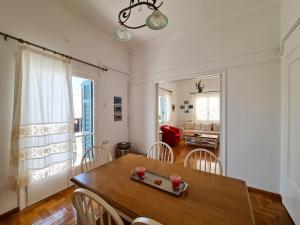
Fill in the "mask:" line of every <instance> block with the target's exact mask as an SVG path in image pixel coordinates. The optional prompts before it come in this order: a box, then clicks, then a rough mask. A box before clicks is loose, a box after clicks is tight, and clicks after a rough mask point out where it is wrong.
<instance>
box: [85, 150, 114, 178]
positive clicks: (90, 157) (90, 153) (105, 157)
mask: <svg viewBox="0 0 300 225" xmlns="http://www.w3.org/2000/svg"><path fill="white" fill-rule="evenodd" d="M111 161H112V155H111V153H110V152H109V151H108V150H106V149H105V148H104V147H102V146H94V147H93V148H91V149H89V150H87V151H86V152H85V153H84V154H83V156H82V158H81V164H80V170H81V173H84V172H87V171H89V170H91V169H94V168H96V167H98V166H101V165H102V164H104V163H107V162H111Z"/></svg>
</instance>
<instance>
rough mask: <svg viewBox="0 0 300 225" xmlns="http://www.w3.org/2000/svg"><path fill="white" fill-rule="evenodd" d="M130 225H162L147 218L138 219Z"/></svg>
mask: <svg viewBox="0 0 300 225" xmlns="http://www.w3.org/2000/svg"><path fill="white" fill-rule="evenodd" d="M131 225H162V224H161V223H159V222H156V221H155V220H152V219H149V218H145V217H138V218H136V219H135V220H134V221H133V222H132V224H131Z"/></svg>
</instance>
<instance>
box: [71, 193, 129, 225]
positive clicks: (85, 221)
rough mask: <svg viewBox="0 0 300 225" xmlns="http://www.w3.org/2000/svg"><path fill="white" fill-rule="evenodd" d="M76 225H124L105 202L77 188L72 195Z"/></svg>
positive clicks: (93, 194)
mask: <svg viewBox="0 0 300 225" xmlns="http://www.w3.org/2000/svg"><path fill="white" fill-rule="evenodd" d="M72 202H73V205H74V207H75V209H76V212H77V224H78V225H96V224H100V225H106V224H108V225H111V224H112V221H114V222H115V224H116V225H124V223H123V221H122V219H121V217H120V216H119V215H118V213H117V212H116V211H115V210H114V208H113V207H111V206H110V205H109V204H108V203H107V202H106V201H105V200H103V199H102V198H101V197H100V196H98V195H96V194H95V193H93V192H91V191H89V190H86V189H83V188H79V189H77V190H76V191H74V192H73V194H72Z"/></svg>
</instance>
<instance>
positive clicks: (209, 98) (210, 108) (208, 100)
mask: <svg viewBox="0 0 300 225" xmlns="http://www.w3.org/2000/svg"><path fill="white" fill-rule="evenodd" d="M195 106H196V108H195V110H196V120H200V121H218V120H220V95H219V94H199V95H197V96H196V102H195Z"/></svg>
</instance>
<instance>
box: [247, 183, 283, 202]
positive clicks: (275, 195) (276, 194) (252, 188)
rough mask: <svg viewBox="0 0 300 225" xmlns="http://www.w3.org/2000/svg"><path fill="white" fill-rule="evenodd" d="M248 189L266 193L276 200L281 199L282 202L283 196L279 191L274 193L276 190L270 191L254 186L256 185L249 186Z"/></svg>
mask: <svg viewBox="0 0 300 225" xmlns="http://www.w3.org/2000/svg"><path fill="white" fill-rule="evenodd" d="M248 191H251V192H256V193H261V194H264V195H268V196H270V197H271V198H272V199H275V200H277V201H280V202H281V203H282V197H281V195H280V194H278V193H274V192H270V191H265V190H262V189H258V188H254V187H248Z"/></svg>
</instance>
